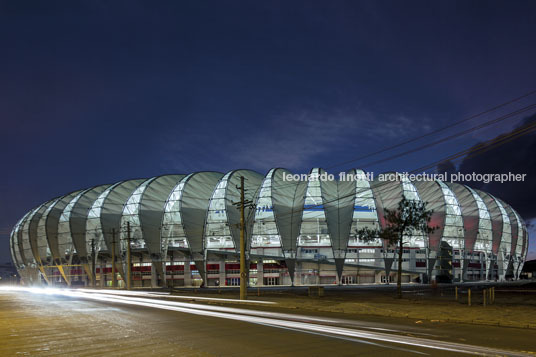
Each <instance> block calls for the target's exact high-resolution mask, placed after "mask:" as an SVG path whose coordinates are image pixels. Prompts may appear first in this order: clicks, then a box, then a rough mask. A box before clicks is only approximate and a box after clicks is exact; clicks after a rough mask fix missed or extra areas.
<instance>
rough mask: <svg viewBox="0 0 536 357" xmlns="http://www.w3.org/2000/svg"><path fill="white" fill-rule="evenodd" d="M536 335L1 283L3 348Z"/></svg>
mask: <svg viewBox="0 0 536 357" xmlns="http://www.w3.org/2000/svg"><path fill="white" fill-rule="evenodd" d="M209 302H210V303H209ZM535 335H536V334H535V332H534V330H524V329H516V328H504V327H503V328H500V327H487V326H476V325H463V324H445V323H435V322H429V321H428V322H427V321H423V322H419V323H416V321H413V320H408V319H396V318H373V317H370V316H367V317H365V316H363V317H357V318H356V316H352V317H351V318H349V317H348V316H345V315H337V314H311V313H292V314H289V311H287V310H283V309H279V308H277V306H275V305H269V304H262V305H256V306H254V307H253V308H252V307H251V306H247V305H241V304H240V303H238V302H233V301H222V302H219V303H215V302H214V301H206V302H205V303H198V302H196V303H192V302H187V301H181V300H180V299H169V298H166V297H165V296H158V295H153V294H148V293H139V294H138V293H134V294H133V295H126V296H125V295H120V296H118V295H111V294H108V293H106V294H103V293H101V292H80V291H62V292H58V291H43V290H40V289H36V290H34V291H33V292H30V291H13V290H1V289H0V341H1V342H2V343H0V355H2V356H15V355H17V356H20V355H54V356H58V355H60V356H61V355H65V356H91V355H99V356H102V355H110V356H120V355H128V356H133V355H137V356H147V355H157V356H205V355H207V356H210V355H215V356H378V355H381V356H384V355H388V356H405V355H423V354H424V355H432V356H452V355H455V354H460V355H461V354H487V355H530V354H528V353H526V351H535V350H536V338H535V337H536V336H535ZM524 351H525V352H524Z"/></svg>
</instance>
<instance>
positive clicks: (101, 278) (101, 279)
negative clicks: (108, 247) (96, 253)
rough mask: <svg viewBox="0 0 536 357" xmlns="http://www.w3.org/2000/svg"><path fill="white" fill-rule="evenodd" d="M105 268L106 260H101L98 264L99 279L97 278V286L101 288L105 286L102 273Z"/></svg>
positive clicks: (104, 278) (104, 275)
mask: <svg viewBox="0 0 536 357" xmlns="http://www.w3.org/2000/svg"><path fill="white" fill-rule="evenodd" d="M105 270H106V260H105V261H102V262H101V264H100V280H99V286H100V287H101V288H104V287H105V286H106V274H105V273H104V272H105Z"/></svg>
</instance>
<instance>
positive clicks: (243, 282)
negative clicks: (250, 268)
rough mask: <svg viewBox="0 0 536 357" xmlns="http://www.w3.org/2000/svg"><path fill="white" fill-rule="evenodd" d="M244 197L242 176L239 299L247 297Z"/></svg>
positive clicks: (242, 178) (241, 179)
mask: <svg viewBox="0 0 536 357" xmlns="http://www.w3.org/2000/svg"><path fill="white" fill-rule="evenodd" d="M244 206H245V199H244V176H241V177H240V300H246V299H247V290H246V278H247V274H246V237H245V236H246V219H245V207H244Z"/></svg>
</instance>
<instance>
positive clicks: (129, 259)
mask: <svg viewBox="0 0 536 357" xmlns="http://www.w3.org/2000/svg"><path fill="white" fill-rule="evenodd" d="M130 289H132V255H131V253H130V222H127V290H130Z"/></svg>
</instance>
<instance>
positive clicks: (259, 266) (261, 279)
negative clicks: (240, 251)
mask: <svg viewBox="0 0 536 357" xmlns="http://www.w3.org/2000/svg"><path fill="white" fill-rule="evenodd" d="M263 285H264V267H263V264H262V259H259V260H257V286H263Z"/></svg>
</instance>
